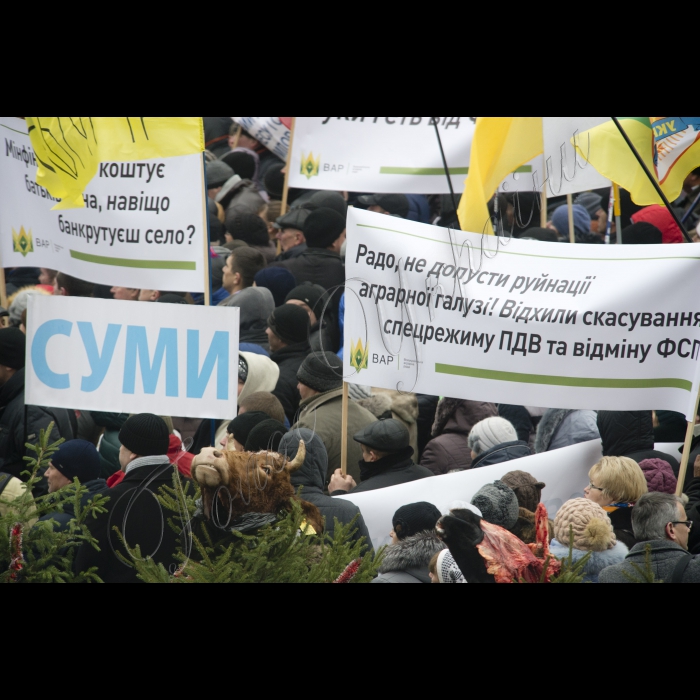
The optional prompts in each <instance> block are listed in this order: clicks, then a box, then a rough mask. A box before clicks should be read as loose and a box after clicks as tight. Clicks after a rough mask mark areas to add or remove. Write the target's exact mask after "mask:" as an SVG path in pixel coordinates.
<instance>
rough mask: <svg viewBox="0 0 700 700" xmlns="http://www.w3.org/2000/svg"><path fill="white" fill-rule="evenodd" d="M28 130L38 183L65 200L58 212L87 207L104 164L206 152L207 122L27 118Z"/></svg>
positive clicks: (134, 118)
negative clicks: (88, 193) (86, 193)
mask: <svg viewBox="0 0 700 700" xmlns="http://www.w3.org/2000/svg"><path fill="white" fill-rule="evenodd" d="M27 125H28V127H29V137H30V139H31V141H32V147H33V148H34V152H35V154H36V158H37V161H38V163H39V168H38V172H37V182H38V183H39V184H40V185H42V186H43V187H45V188H46V189H47V190H48V191H49V192H50V193H51V196H53V197H58V198H60V199H61V202H59V203H58V204H57V205H56V206H55V207H54V209H77V208H80V207H84V206H85V203H84V201H83V192H84V191H85V188H86V187H87V185H88V183H89V182H90V180H92V178H93V177H94V176H95V175H96V174H97V168H98V166H99V164H100V163H103V162H109V161H117V162H119V161H135V160H149V159H152V158H170V157H172V156H185V155H190V154H193V153H201V152H202V151H204V126H203V122H202V118H201V117H27Z"/></svg>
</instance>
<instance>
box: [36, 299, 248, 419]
mask: <svg viewBox="0 0 700 700" xmlns="http://www.w3.org/2000/svg"><path fill="white" fill-rule="evenodd" d="M238 316H239V310H238V309H233V308H227V309H224V308H216V307H195V306H185V305H182V304H159V303H157V302H156V303H149V302H131V301H110V300H100V299H80V298H71V297H46V296H41V295H33V296H30V297H29V307H28V312H27V319H28V328H27V368H26V397H25V401H26V403H27V404H28V405H39V406H54V407H57V408H74V409H82V410H88V411H89V410H93V411H113V412H118V413H155V414H157V415H163V416H189V417H191V418H221V419H223V420H226V419H229V420H230V419H233V418H235V416H236V412H237V411H236V403H237V398H238V324H239V318H238ZM219 329H220V330H219Z"/></svg>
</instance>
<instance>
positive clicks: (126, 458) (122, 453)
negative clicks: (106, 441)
mask: <svg viewBox="0 0 700 700" xmlns="http://www.w3.org/2000/svg"><path fill="white" fill-rule="evenodd" d="M133 458H134V455H133V454H132V452H131V450H127V449H126V447H124V445H122V446H121V447H120V448H119V464H120V466H121V468H122V471H123V472H125V471H126V468H127V467H128V466H129V463H130V462H132V461H133Z"/></svg>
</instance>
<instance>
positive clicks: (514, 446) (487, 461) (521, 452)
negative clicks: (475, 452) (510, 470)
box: [471, 440, 532, 469]
mask: <svg viewBox="0 0 700 700" xmlns="http://www.w3.org/2000/svg"><path fill="white" fill-rule="evenodd" d="M530 455H532V450H531V449H530V445H528V444H527V443H526V442H523V441H522V440H517V441H515V442H504V443H503V444H502V445H496V447H492V448H491V449H490V450H488V451H486V452H484V453H482V454H480V455H479V456H478V457H477V458H476V459H475V460H474V462H473V463H472V466H471V468H472V469H479V468H481V467H492V466H493V465H494V464H504V463H505V462H512V461H513V460H516V459H522V458H523V457H530Z"/></svg>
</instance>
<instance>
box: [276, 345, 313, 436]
mask: <svg viewBox="0 0 700 700" xmlns="http://www.w3.org/2000/svg"><path fill="white" fill-rule="evenodd" d="M310 353H311V346H310V345H309V341H308V340H305V341H304V342H303V343H295V344H294V345H287V346H286V347H284V348H282V349H281V350H278V351H277V352H273V353H272V355H270V359H271V360H272V361H273V362H274V363H275V364H276V365H277V366H278V367H279V368H280V376H279V379H278V380H277V386H276V387H275V389H274V391H273V392H272V393H273V394H274V395H275V396H276V397H277V398H278V399H279V400H280V403H281V404H282V408H284V414H285V415H286V416H287V419H288V420H289V424H290V425H294V423H295V422H296V418H297V412H298V411H299V404H300V403H301V394H300V393H299V389H297V384H299V380H298V379H297V372H298V371H299V368H300V367H301V365H302V364H303V362H304V360H305V359H306V358H307V357H308V356H309V354H310Z"/></svg>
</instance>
